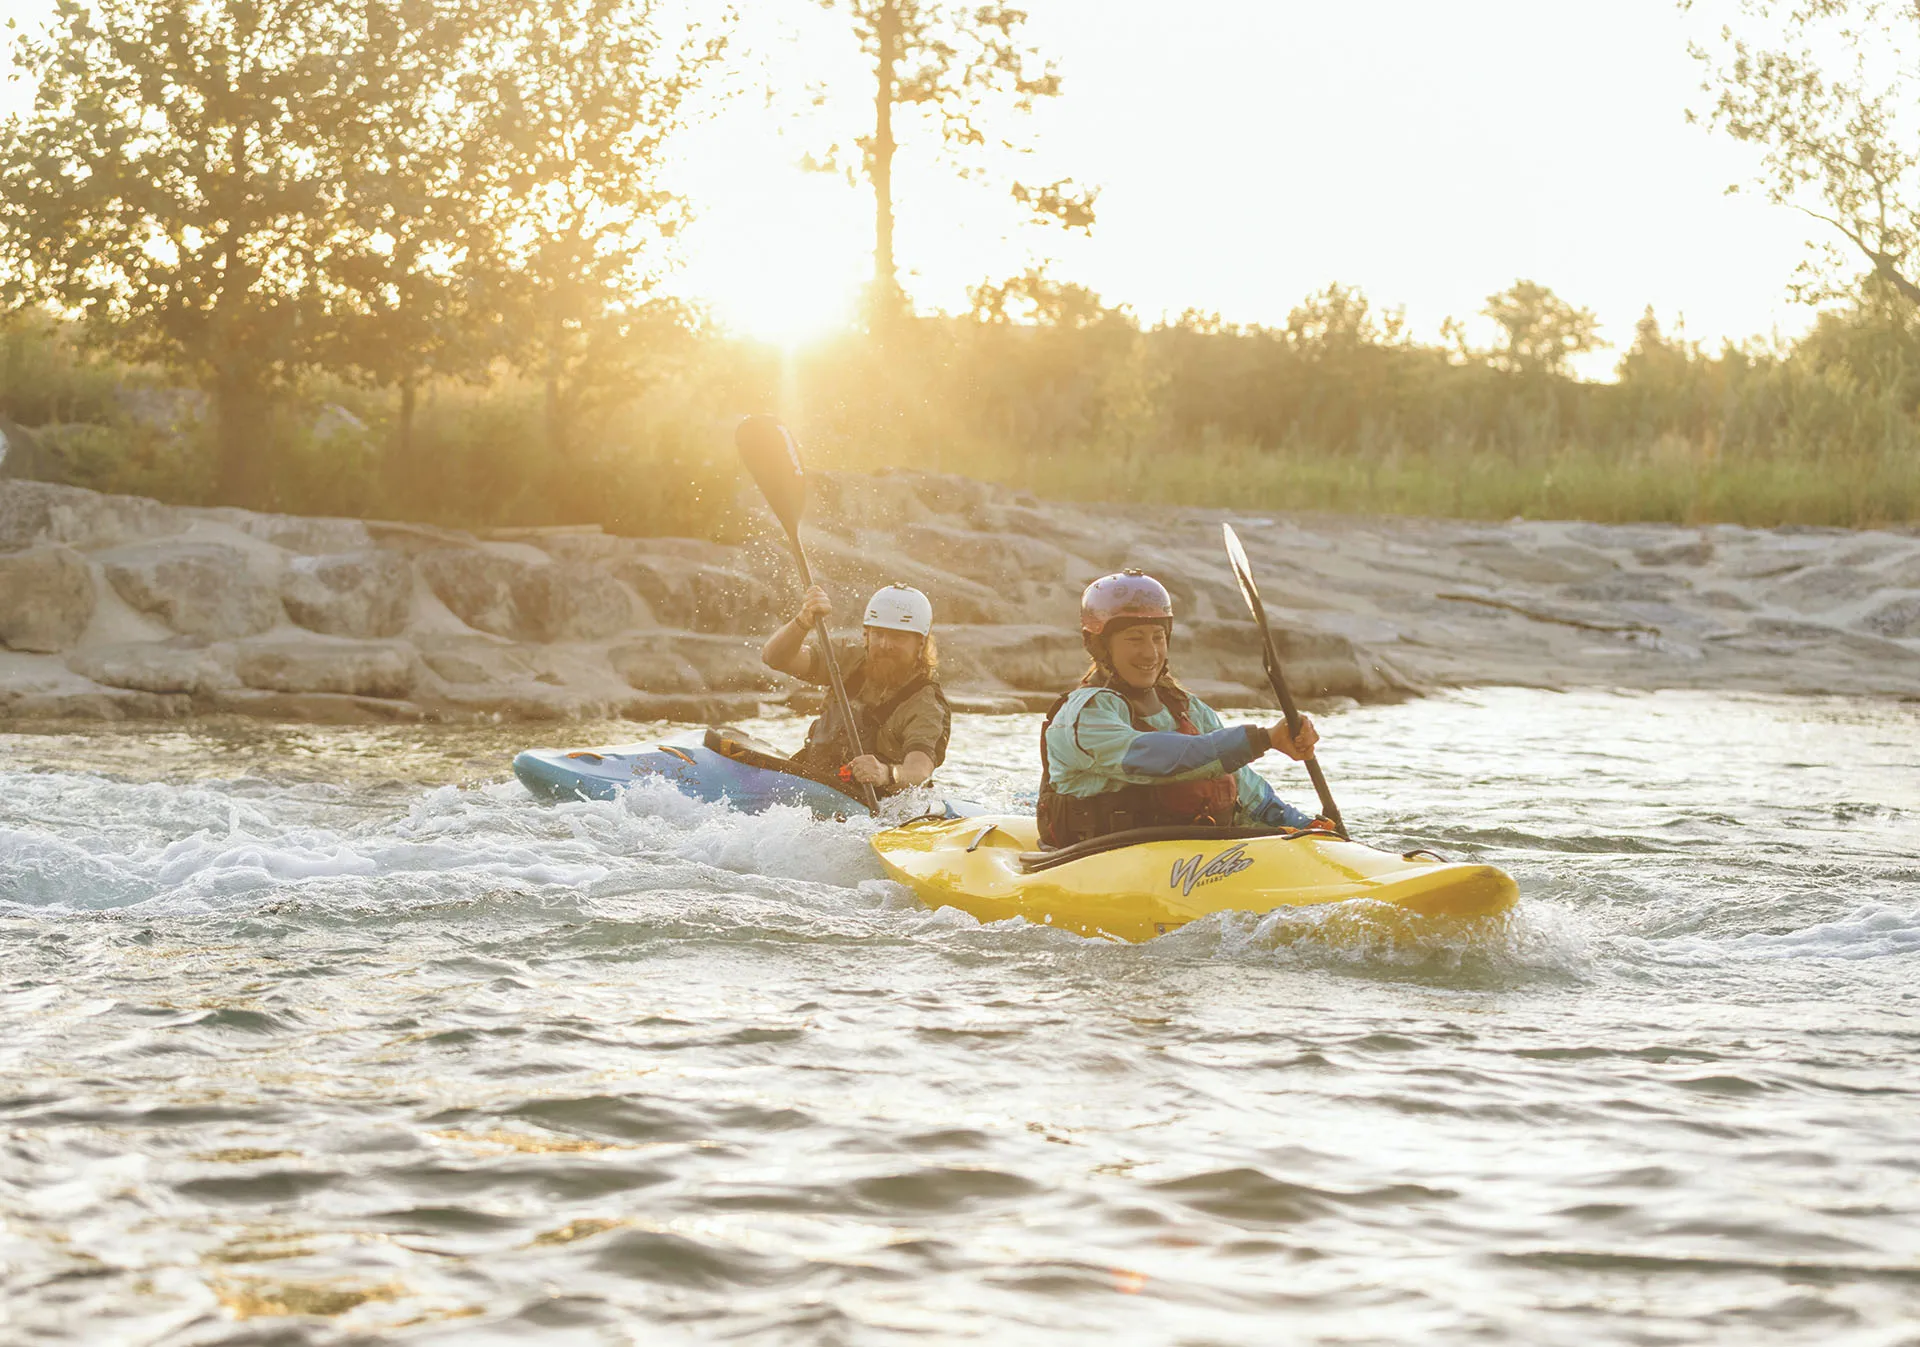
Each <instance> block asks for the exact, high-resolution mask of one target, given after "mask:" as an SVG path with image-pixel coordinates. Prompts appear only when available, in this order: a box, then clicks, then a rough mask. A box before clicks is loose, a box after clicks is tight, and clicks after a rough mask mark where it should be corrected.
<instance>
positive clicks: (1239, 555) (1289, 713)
mask: <svg viewBox="0 0 1920 1347" xmlns="http://www.w3.org/2000/svg"><path fill="white" fill-rule="evenodd" d="M1220 534H1221V537H1222V538H1223V539H1224V540H1225V542H1226V544H1227V564H1228V565H1230V566H1232V567H1233V578H1234V579H1235V580H1236V581H1237V582H1239V585H1240V597H1242V598H1243V599H1245V600H1246V601H1247V611H1248V612H1250V613H1252V614H1253V625H1254V626H1256V627H1258V628H1259V629H1260V657H1261V659H1262V660H1263V661H1264V662H1265V664H1266V666H1267V682H1269V683H1271V684H1272V685H1273V695H1274V696H1276V697H1278V698H1279V699H1280V710H1281V712H1282V713H1283V714H1284V715H1285V716H1286V718H1287V733H1288V734H1291V735H1293V736H1294V737H1295V738H1298V737H1299V735H1300V711H1299V708H1297V707H1295V706H1294V704H1293V694H1292V693H1291V692H1289V691H1287V676H1286V675H1285V674H1283V673H1281V672H1280V652H1279V651H1277V650H1275V649H1274V648H1273V628H1271V627H1269V626H1268V625H1267V606H1266V605H1265V604H1264V603H1262V602H1260V586H1259V585H1258V584H1256V583H1254V579H1253V563H1252V562H1250V561H1248V560H1247V549H1246V548H1244V547H1242V546H1241V545H1240V535H1239V534H1237V533H1235V532H1234V531H1233V525H1232V524H1229V523H1226V522H1224V521H1222V523H1221V525H1220ZM1305 761H1306V764H1307V775H1308V776H1310V777H1312V778H1313V789H1314V791H1315V792H1316V793H1318V795H1319V796H1320V813H1321V814H1322V815H1323V816H1324V817H1325V818H1327V819H1328V820H1329V821H1331V822H1332V824H1333V830H1334V831H1335V832H1337V833H1339V834H1340V836H1342V837H1346V836H1347V824H1346V820H1345V819H1343V818H1341V817H1340V806H1339V805H1337V804H1335V803H1334V802H1333V792H1332V791H1331V790H1329V789H1328V788H1327V778H1326V776H1325V774H1324V773H1322V772H1321V770H1320V762H1319V759H1317V758H1315V757H1314V756H1313V755H1312V754H1308V755H1307V757H1306V759H1305Z"/></svg>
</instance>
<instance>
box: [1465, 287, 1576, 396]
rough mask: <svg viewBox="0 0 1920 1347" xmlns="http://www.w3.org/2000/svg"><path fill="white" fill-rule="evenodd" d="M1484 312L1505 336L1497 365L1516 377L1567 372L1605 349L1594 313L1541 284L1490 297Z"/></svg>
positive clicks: (1495, 358) (1495, 354)
mask: <svg viewBox="0 0 1920 1347" xmlns="http://www.w3.org/2000/svg"><path fill="white" fill-rule="evenodd" d="M1483 312H1484V313H1485V314H1486V315H1487V317H1489V318H1491V319H1493V321H1494V322H1496V323H1498V324H1499V325H1500V331H1501V333H1502V334H1503V337H1504V340H1503V341H1502V343H1501V346H1500V348H1499V349H1498V350H1497V351H1495V352H1494V353H1493V364H1494V365H1495V367H1496V368H1499V369H1504V370H1507V371H1509V372H1511V373H1514V374H1529V375H1540V374H1565V373H1566V372H1567V361H1568V360H1570V359H1572V358H1573V357H1574V356H1577V355H1585V354H1586V353H1587V352H1588V351H1592V350H1595V349H1597V348H1598V347H1600V346H1602V345H1604V343H1603V342H1602V341H1601V340H1600V320H1599V319H1598V318H1596V317H1595V316H1594V314H1593V311H1592V310H1591V309H1580V308H1575V307H1574V306H1573V305H1571V304H1569V303H1567V301H1566V300H1564V299H1562V298H1560V296H1558V295H1556V294H1554V293H1553V291H1552V290H1550V289H1548V288H1547V287H1546V286H1544V285H1541V284H1539V283H1538V282H1536V281H1515V282H1514V283H1513V284H1512V285H1511V286H1509V287H1508V288H1507V289H1505V290H1502V291H1501V292H1500V293H1499V294H1497V295H1488V296H1487V307H1486V308H1485V309H1484V310H1483Z"/></svg>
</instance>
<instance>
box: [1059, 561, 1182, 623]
mask: <svg viewBox="0 0 1920 1347" xmlns="http://www.w3.org/2000/svg"><path fill="white" fill-rule="evenodd" d="M1123 618H1135V619H1142V620H1146V621H1152V620H1154V619H1160V620H1163V621H1165V622H1167V623H1169V624H1171V623H1172V622H1173V596H1172V595H1171V594H1169V593H1167V587H1166V586H1165V585H1163V584H1161V583H1160V582H1159V581H1158V580H1156V579H1154V578H1153V577H1152V576H1151V575H1146V574H1144V573H1142V572H1140V571H1121V572H1120V573H1119V574H1118V575H1103V576H1101V577H1100V578H1099V579H1098V580H1095V581H1094V582H1093V583H1092V584H1090V585H1088V586H1087V589H1086V592H1085V593H1084V594H1082V595H1081V596H1080V630H1081V631H1083V632H1085V633H1087V635H1089V636H1099V635H1101V634H1102V633H1104V632H1105V631H1106V629H1107V627H1108V626H1109V624H1111V623H1113V622H1116V621H1119V620H1121V619H1123Z"/></svg>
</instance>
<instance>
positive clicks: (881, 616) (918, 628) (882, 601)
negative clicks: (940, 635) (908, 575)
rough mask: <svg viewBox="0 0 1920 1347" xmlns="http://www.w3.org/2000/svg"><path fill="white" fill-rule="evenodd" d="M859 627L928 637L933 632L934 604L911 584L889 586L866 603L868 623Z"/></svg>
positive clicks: (875, 592)
mask: <svg viewBox="0 0 1920 1347" xmlns="http://www.w3.org/2000/svg"><path fill="white" fill-rule="evenodd" d="M860 625H861V626H863V627H886V628H887V629H888V630H890V631H911V632H917V633H918V634H920V635H921V636H925V635H927V634H928V633H929V632H931V631H932V630H933V604H932V603H931V602H930V601H929V600H928V598H927V596H926V595H925V594H922V593H921V592H920V591H919V590H917V589H915V588H914V587H913V586H912V585H898V584H895V585H888V586H887V587H886V588H885V589H876V590H875V591H874V592H873V597H872V598H870V599H868V600H867V616H866V620H865V621H864V622H862V623H861V624H860Z"/></svg>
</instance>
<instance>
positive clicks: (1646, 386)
mask: <svg viewBox="0 0 1920 1347" xmlns="http://www.w3.org/2000/svg"><path fill="white" fill-rule="evenodd" d="M974 301H975V310H974V312H973V313H972V314H969V315H967V316H965V317H959V318H938V319H922V320H919V321H917V322H914V323H912V324H908V325H904V326H903V327H901V328H900V329H899V330H898V331H897V332H895V333H893V334H892V335H890V336H889V337H888V338H887V339H885V340H883V341H875V340H872V339H870V338H868V337H866V336H862V335H857V334H849V335H846V336H843V337H841V338H839V339H837V340H834V341H830V342H826V343H823V344H821V345H819V346H816V347H814V348H811V349H807V350H804V351H801V352H797V353H785V352H782V351H780V350H778V349H776V348H772V347H767V346H762V345H758V344H755V343H750V342H732V341H723V340H719V339H705V340H698V341H695V340H686V341H683V342H681V343H680V344H678V345H677V346H674V347H672V348H671V350H670V351H668V352H667V353H666V354H659V351H660V349H661V348H658V347H650V349H653V350H655V351H656V363H655V364H654V365H653V366H652V367H651V369H650V374H649V377H648V378H646V379H644V380H634V381H632V382H628V383H626V384H624V385H621V386H620V387H619V389H618V395H617V396H615V397H610V398H608V399H607V400H605V401H604V402H602V403H600V404H597V405H595V406H593V407H591V408H589V409H588V410H587V412H585V413H584V414H583V415H582V418H581V421H580V423H579V427H578V430H577V435H576V439H577V443H578V444H579V446H580V448H579V450H578V452H576V453H574V454H572V455H568V456H558V455H554V454H552V453H550V452H548V451H547V448H546V443H545V434H544V429H543V427H544V422H545V418H546V415H547V405H546V397H547V390H546V388H545V385H544V383H543V381H541V380H538V379H530V378H526V377H523V376H518V375H512V374H500V375H497V376H496V377H495V378H494V379H493V380H492V381H491V382H490V383H487V384H485V385H480V384H477V383H470V382H463V381H457V380H440V381H436V382H433V383H430V384H427V385H425V386H424V387H423V388H422V390H421V392H420V397H419V402H418V407H417V413H416V414H417V422H418V424H417V428H416V433H415V441H414V453H413V454H412V455H410V456H408V457H405V458H400V457H396V456H394V455H392V454H390V453H382V452H378V451H377V449H376V446H378V445H381V444H383V443H385V442H386V441H388V440H389V439H390V437H391V432H392V427H393V424H394V420H395V418H396V417H397V416H398V415H399V414H400V406H399V402H398V399H397V398H396V397H395V396H394V395H393V394H392V393H390V392H384V391H381V390H374V389H368V388H365V387H363V386H359V385H356V384H353V383H349V382H342V381H338V380H333V381H327V380H320V379H309V380H307V381H306V382H305V383H304V384H303V385H302V387H301V388H300V389H298V390H297V391H295V390H289V392H288V393H287V394H286V395H285V396H284V397H283V398H282V399H281V400H280V401H279V403H278V404H277V405H276V407H275V409H274V414H273V416H272V417H271V418H270V447H271V451H272V452H271V453H270V454H269V455H268V458H269V459H270V461H272V462H273V463H274V464H275V465H276V467H275V470H274V473H273V477H272V480H271V483H270V489H269V491H268V492H267V499H268V500H269V501H270V502H271V503H272V504H273V505H274V507H275V508H279V509H284V510H289V511H295V512H301V513H323V514H324V513H338V514H367V515H375V516H385V517H399V518H411V519H419V520H425V521H427V522H434V523H443V524H449V525H455V526H461V527H484V526H489V525H509V524H511V525H528V524H554V523H579V522H595V523H599V524H601V525H603V526H604V527H606V528H608V529H611V530H614V531H617V532H624V533H642V534H644V533H671V534H697V535H705V536H730V535H732V534H733V533H734V532H736V531H737V530H739V529H740V528H741V527H742V526H743V521H744V514H743V512H742V511H741V509H740V507H739V504H738V499H737V496H738V489H739V485H740V481H739V476H738V469H737V466H736V463H735V457H734V453H733V449H732V443H731V434H732V426H733V423H734V421H735V419H736V418H737V417H738V416H739V415H740V414H741V413H743V412H746V411H752V410H773V411H777V412H778V413H780V414H781V415H782V416H783V417H785V418H786V419H787V420H788V422H789V423H790V424H791V425H792V426H793V427H794V428H795V430H796V431H797V432H798V434H799V435H800V437H801V439H802V441H803V443H804V444H805V445H806V448H807V453H808V461H809V462H810V463H812V464H815V465H817V466H821V467H844V468H855V469H873V468H887V467H899V466H907V467H914V468H920V469H927V470H932V471H944V472H958V473H964V474H967V475H970V476H975V477H984V478H990V479H995V480H999V481H1003V482H1006V483H1009V484H1011V485H1015V486H1018V487H1022V488H1026V489H1030V490H1033V491H1036V492H1040V493H1042V494H1046V495H1053V496H1064V497H1070V498H1077V499H1083V500H1131V501H1158V502H1164V503H1173V504H1192V505H1212V506H1218V505H1227V504H1231V505H1233V506H1235V507H1238V508H1246V509H1275V510H1333V511H1358V512H1387V513H1401V512H1404V513H1413V514H1437V515H1461V516H1470V517H1478V518H1506V517H1509V516H1511V515H1515V514H1522V515H1528V516H1534V517H1540V516H1560V517H1580V518H1590V519H1600V520H1634V519H1642V520H1667V521H1675V522H1707V521H1716V520H1725V521H1732V522H1741V523H1749V524H1779V523H1805V524H1839V525H1851V526H1872V525H1882V524H1889V523H1902V522H1912V521H1914V520H1917V519H1920V317H1916V316H1915V315H1914V313H1913V312H1912V311H1911V309H1910V308H1909V306H1907V305H1906V304H1905V303H1904V301H1902V300H1900V299H1899V298H1898V297H1897V296H1893V295H1890V294H1888V293H1885V292H1882V291H1872V292H1869V293H1867V294H1864V295H1862V296H1861V297H1860V299H1859V300H1858V301H1857V302H1855V303H1853V304H1851V305H1849V306H1846V307H1843V308H1835V309H1832V310H1830V311H1828V312H1826V313H1825V314H1823V315H1822V317H1821V319H1820V321H1819V322H1818V323H1817V324H1816V326H1815V327H1814V329H1813V330H1812V331H1811V332H1810V333H1808V334H1807V336H1806V337H1804V338H1803V339H1802V340H1801V341H1800V342H1798V343H1796V344H1795V345H1793V346H1791V347H1785V348H1772V347H1766V346H1761V345H1758V344H1750V345H1747V346H1727V347H1724V348H1722V349H1721V350H1719V351H1718V352H1708V351H1704V350H1702V349H1701V347H1700V346H1699V344H1698V343H1695V342H1691V341H1688V340H1687V339H1686V338H1685V336H1684V334H1681V333H1668V332H1664V331H1663V330H1662V329H1661V327H1660V324H1659V323H1658V322H1657V321H1656V320H1655V318H1654V316H1653V314H1652V313H1651V312H1649V313H1648V314H1647V315H1646V316H1645V317H1644V318H1643V319H1642V320H1641V322H1640V324H1639V326H1638V329H1637V331H1636V334H1635V338H1634V340H1633V342H1632V344H1631V345H1630V346H1629V347H1628V349H1627V350H1626V351H1625V353H1624V354H1623V355H1622V357H1621V359H1620V362H1619V367H1618V377H1617V379H1616V380H1615V381H1614V382H1611V383H1584V382H1579V381H1575V380H1573V379H1570V378H1567V377H1565V376H1564V375H1559V374H1554V373H1551V372H1548V371H1542V370H1536V371H1535V372H1534V373H1533V374H1532V375H1531V376H1530V377H1520V376H1518V375H1516V374H1515V373H1514V372H1513V371H1511V370H1510V369H1506V368H1501V367H1499V366H1500V364H1501V362H1502V361H1503V358H1504V357H1505V356H1506V355H1507V354H1508V353H1509V348H1507V347H1504V346H1503V347H1502V348H1500V349H1498V350H1490V351H1472V350H1465V351H1463V350H1462V349H1461V348H1460V347H1459V346H1458V345H1457V343H1456V344H1449V345H1446V346H1441V345H1429V344H1425V343H1421V342H1417V341H1414V340H1413V339H1412V338H1411V336H1410V335H1409V334H1408V333H1407V331H1406V329H1405V325H1404V323H1403V322H1402V320H1401V319H1400V316H1399V315H1398V314H1397V313H1395V312H1393V311H1388V312H1385V313H1381V312H1379V311H1378V310H1377V309H1376V308H1375V307H1374V306H1373V305H1372V304H1371V303H1370V302H1369V301H1368V299H1367V297H1366V296H1365V295H1363V294H1361V293H1360V292H1358V291H1357V290H1354V289H1351V288H1349V287H1344V286H1337V285H1336V286H1330V287H1328V288H1327V289H1326V290H1324V291H1321V292H1320V293H1318V294H1315V295H1313V296H1310V297H1308V298H1307V299H1306V300H1303V301H1302V302H1301V304H1300V305H1299V306H1297V307H1296V308H1295V310H1294V311H1293V313H1292V314H1291V315H1290V316H1289V319H1288V322H1287V323H1286V325H1285V326H1284V327H1279V328H1259V327H1253V328H1238V327H1233V326H1230V325H1228V324H1225V323H1222V322H1220V321H1219V320H1218V319H1217V318H1213V317H1209V316H1206V315H1198V314H1191V315H1187V316H1185V317H1183V318H1182V319H1181V320H1180V321H1178V322H1176V323H1170V324H1164V325H1161V326H1158V327H1154V328H1151V329H1146V330H1143V329H1142V328H1141V327H1140V325H1139V324H1138V323H1137V322H1136V321H1135V320H1134V319H1133V317H1132V316H1131V315H1130V314H1129V313H1127V312H1126V310H1125V309H1122V308H1116V307H1113V306H1110V305H1108V304H1106V303H1104V302H1103V301H1102V300H1101V299H1100V298H1099V296H1097V295H1095V294H1093V293H1092V292H1090V291H1088V290H1086V289H1085V288H1084V287H1080V286H1075V285H1071V284H1066V283H1061V282H1058V281H1056V280H1054V279H1052V278H1050V277H1048V276H1047V275H1046V274H1045V273H1044V272H1041V271H1033V272H1028V273H1025V274H1023V275H1021V276H1018V277H1013V278H1011V279H1009V280H1007V281H1004V282H1000V283H996V284H991V285H982V286H980V287H978V288H977V289H976V291H975V294H974ZM5 331H6V332H7V333H9V334H11V335H9V336H8V337H7V342H8V343H9V344H7V345H5V346H0V350H4V351H6V352H7V359H8V361H10V362H12V363H11V364H10V365H9V366H8V367H9V368H19V369H22V370H28V371H40V372H45V371H55V372H56V375H55V376H49V375H47V374H45V373H35V374H31V375H29V376H28V378H27V379H26V380H24V381H22V382H20V383H14V384H7V385H0V414H6V415H10V416H13V417H15V419H18V420H21V421H23V422H27V423H29V424H31V423H32V422H33V421H34V420H35V414H34V409H35V408H42V407H46V406H51V405H56V404H57V405H61V406H76V407H77V406H82V405H86V406H91V407H94V408H96V409H104V410H102V411H100V413H99V414H100V415H101V416H102V417H103V421H102V425H103V427H104V428H103V429H101V430H100V431H99V432H98V433H95V432H94V431H92V430H82V431H74V432H62V436H56V437H55V439H56V441H57V443H58V445H59V447H60V450H61V452H62V454H63V455H64V461H65V462H66V464H67V473H68V476H69V479H70V480H75V481H80V482H82V483H83V484H85V485H92V486H98V487H100V488H102V489H108V490H122V491H126V490H134V491H140V492H142V493H144V494H155V495H160V496H162V497H166V498H171V499H181V500H204V499H207V498H208V495H209V493H210V491H211V486H210V475H209V471H208V467H207V465H208V463H209V458H208V455H207V451H206V449H205V447H204V446H203V445H202V444H201V441H200V439H199V438H198V437H196V436H195V435H194V434H193V433H192V432H191V428H190V427H189V430H188V433H186V434H184V435H180V434H175V435H171V436H169V435H166V434H162V433H159V432H157V431H155V430H154V429H153V428H152V427H151V426H150V425H148V424H147V423H145V422H135V421H133V420H131V419H129V418H127V417H125V416H120V415H119V414H117V413H116V412H114V411H113V407H114V406H115V405H117V402H116V400H118V401H125V400H126V399H125V398H124V396H121V395H117V394H110V393H109V392H107V391H105V390H103V388H102V386H101V385H100V383H99V381H100V379H101V378H102V377H103V376H104V375H106V374H109V373H112V371H111V370H110V369H109V368H108V367H105V366H100V365H97V364H91V363H89V362H86V361H84V360H82V359H80V358H79V357H78V356H77V355H75V353H74V352H73V350H72V348H71V347H70V346H69V345H67V344H66V343H65V342H64V339H63V338H62V336H61V332H60V330H59V329H58V328H57V327H56V326H54V325H52V324H49V323H47V322H45V321H44V320H30V319H28V318H27V317H25V316H20V317H17V318H16V319H15V321H14V324H13V325H12V326H11V327H9V328H7V329H5ZM63 362H64V363H63ZM58 371H65V373H57V372H58ZM126 373H127V374H128V377H129V378H130V379H132V380H134V381H135V382H136V383H137V382H138V381H140V380H142V379H146V378H150V377H151V376H150V375H148V374H144V373H142V372H138V371H127V372H126ZM62 380H65V381H66V382H65V384H64V388H65V389H66V391H64V392H61V391H59V387H61V386H62V385H61V381H62ZM49 395H50V396H51V401H48V400H46V399H47V398H48V397H49ZM36 398H38V399H42V401H39V402H35V401H33V400H32V399H36ZM88 398H91V399H92V401H91V402H90V403H89V402H85V399H88ZM328 404H339V405H340V406H342V407H344V408H345V409H346V410H347V411H349V412H351V413H352V414H353V415H354V416H357V417H358V418H359V419H360V421H362V422H364V423H365V424H366V430H365V432H364V434H356V433H351V424H352V423H351V422H350V421H348V420H346V419H345V418H342V417H340V416H338V415H334V414H329V413H325V412H324V410H323V409H324V408H325V407H326V406H327V405H328ZM327 425H331V426H332V427H334V429H333V430H332V431H331V432H329V433H328V434H325V435H323V434H321V433H320V431H319V429H318V427H322V426H327ZM343 425H345V426H347V427H348V430H346V431H343V430H341V429H340V427H341V426H343ZM70 435H78V436H79V438H78V439H77V440H70V439H68V438H63V436H70Z"/></svg>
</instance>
